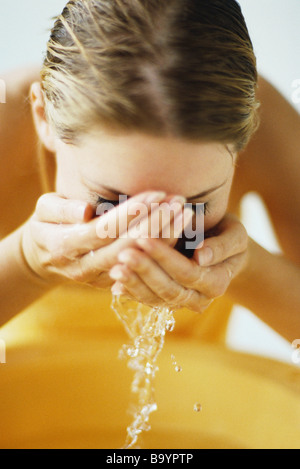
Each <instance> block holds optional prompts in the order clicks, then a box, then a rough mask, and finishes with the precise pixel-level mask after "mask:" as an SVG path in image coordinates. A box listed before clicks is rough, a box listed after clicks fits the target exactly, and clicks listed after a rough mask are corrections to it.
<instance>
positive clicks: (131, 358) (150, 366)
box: [111, 295, 181, 449]
mask: <svg viewBox="0 0 300 469" xmlns="http://www.w3.org/2000/svg"><path fill="white" fill-rule="evenodd" d="M135 305H136V304H135ZM130 306H131V307H130ZM111 307H112V309H113V311H114V312H115V313H116V315H117V317H118V318H119V319H120V321H121V322H122V323H123V325H124V327H125V330H126V332H127V335H128V338H129V344H125V345H123V346H122V348H121V350H120V353H119V357H120V358H123V359H126V360H127V365H128V367H129V368H130V369H131V370H133V372H134V377H133V382H132V386H131V391H132V393H133V394H134V395H135V396H136V405H135V410H134V415H133V422H132V424H131V425H130V426H129V427H128V428H127V439H126V443H125V446H124V448H125V449H130V448H134V447H135V446H136V444H137V441H138V438H139V435H140V434H141V433H142V432H143V431H149V430H150V429H151V427H150V424H149V419H150V415H151V414H152V413H153V412H155V411H156V410H157V404H156V402H155V387H154V381H155V377H156V373H157V371H158V366H157V359H158V357H159V354H160V352H161V351H162V348H163V346H164V341H165V335H166V332H172V331H173V330H174V327H175V319H174V309H172V308H171V307H161V308H160V307H154V308H151V307H147V306H145V305H142V304H138V306H137V307H134V308H132V301H131V300H127V299H124V298H122V297H121V296H120V295H113V299H112V304H111ZM174 366H175V371H177V372H180V371H181V367H180V366H179V365H177V363H175V365H174ZM176 368H177V369H176Z"/></svg>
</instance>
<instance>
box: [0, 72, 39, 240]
mask: <svg viewBox="0 0 300 469" xmlns="http://www.w3.org/2000/svg"><path fill="white" fill-rule="evenodd" d="M1 78H2V79H4V81H5V84H6V103H5V104H0V165H1V175H2V178H1V179H2V182H1V185H0V210H1V220H2V221H1V232H0V237H3V236H5V235H6V234H8V233H9V232H10V231H12V230H13V229H15V228H16V227H18V226H19V225H20V224H21V223H23V222H24V221H25V220H26V219H27V218H28V216H29V215H30V213H31V211H32V210H33V208H34V201H35V200H37V198H38V197H39V194H40V193H41V186H40V182H39V168H38V164H37V136H36V133H35V129H34V124H33V119H32V115H31V107H30V102H29V91H30V85H31V83H32V82H33V81H35V80H39V69H38V67H29V68H22V69H17V70H13V71H11V72H9V73H7V74H4V75H2V77H1Z"/></svg>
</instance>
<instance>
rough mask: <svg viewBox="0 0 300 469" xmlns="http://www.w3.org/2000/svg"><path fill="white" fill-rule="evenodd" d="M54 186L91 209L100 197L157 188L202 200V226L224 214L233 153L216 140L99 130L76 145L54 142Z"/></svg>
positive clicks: (114, 197) (113, 197)
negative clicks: (204, 205)
mask: <svg viewBox="0 0 300 469" xmlns="http://www.w3.org/2000/svg"><path fill="white" fill-rule="evenodd" d="M55 150H56V158H57V180H56V191H57V192H58V193H59V194H60V195H62V196H64V197H67V198H72V199H76V200H84V201H87V202H89V203H90V204H91V205H93V206H94V207H95V208H96V207H97V199H98V197H99V196H101V197H102V198H104V199H107V200H109V201H118V200H119V195H127V196H128V197H131V196H133V195H136V194H138V193H140V192H144V191H148V190H155V191H164V192H167V194H170V195H171V194H172V195H182V196H184V197H186V198H187V199H188V202H191V203H197V202H199V203H205V204H207V205H206V216H205V230H206V231H207V230H209V229H211V228H212V227H214V226H215V225H216V224H217V223H218V222H219V221H221V219H222V218H223V217H224V215H225V213H226V210H227V206H228V201H229V195H230V189H231V185H232V181H233V176H234V168H235V166H234V163H235V156H236V155H232V154H231V153H230V148H229V147H228V146H225V145H222V144H219V143H191V142H188V141H185V140H182V139H176V138H174V137H152V136H148V135H145V134H140V133H130V134H128V135H121V134H117V133H109V132H107V131H106V132H103V131H99V132H98V133H94V134H90V135H87V136H85V138H83V139H82V141H81V143H80V144H79V145H77V146H73V145H67V144H65V143H63V142H62V141H61V140H56V141H55Z"/></svg>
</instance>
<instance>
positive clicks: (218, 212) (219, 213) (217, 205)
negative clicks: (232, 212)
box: [204, 194, 229, 231]
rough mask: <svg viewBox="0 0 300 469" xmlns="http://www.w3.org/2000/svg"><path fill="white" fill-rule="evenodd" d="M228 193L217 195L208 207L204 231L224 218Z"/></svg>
mask: <svg viewBox="0 0 300 469" xmlns="http://www.w3.org/2000/svg"><path fill="white" fill-rule="evenodd" d="M228 201H229V194H224V195H223V196H222V197H219V198H218V200H216V201H215V202H214V203H213V204H211V208H210V209H209V213H208V214H207V216H206V217H205V222H204V228H205V231H208V230H211V229H212V228H214V227H215V226H216V225H217V224H218V223H220V221H221V220H222V219H223V218H224V216H225V215H226V212H227V208H228Z"/></svg>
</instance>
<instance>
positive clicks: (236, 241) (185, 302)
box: [110, 214, 248, 313]
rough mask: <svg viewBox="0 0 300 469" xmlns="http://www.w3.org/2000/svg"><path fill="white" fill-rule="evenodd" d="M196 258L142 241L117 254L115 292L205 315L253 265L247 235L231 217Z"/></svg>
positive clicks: (160, 243)
mask: <svg viewBox="0 0 300 469" xmlns="http://www.w3.org/2000/svg"><path fill="white" fill-rule="evenodd" d="M207 235H208V237H206V239H205V241H204V243H203V245H202V246H201V248H200V249H196V250H195V252H194V256H193V258H192V259H187V258H186V257H185V256H183V255H182V254H180V253H179V252H177V251H176V250H175V249H174V247H173V246H171V245H170V243H169V244H168V243H165V242H164V241H163V240H160V239H150V238H149V239H140V240H137V241H136V246H135V248H132V247H131V248H129V249H125V250H123V251H122V252H120V254H119V255H118V260H119V264H118V265H116V266H114V267H113V268H112V269H111V271H110V276H111V278H112V279H114V280H115V281H116V283H115V284H114V286H113V288H112V291H113V292H114V293H115V294H122V295H126V296H127V297H129V298H132V299H135V300H136V301H139V302H141V303H144V304H148V305H150V306H166V305H168V306H170V307H172V308H175V309H180V308H182V307H185V308H188V309H190V310H192V311H195V312H199V313H202V312H203V311H205V310H206V309H207V307H208V306H209V305H210V304H211V302H212V301H213V300H214V299H215V298H218V297H220V296H222V295H224V294H225V293H226V291H227V289H228V287H229V285H230V283H231V282H232V280H233V279H234V278H235V277H236V276H237V275H239V273H241V272H242V271H243V270H244V269H245V267H246V265H247V261H248V234H247V232H246V229H245V228H244V226H243V225H242V224H241V223H240V221H239V219H238V218H237V217H236V216H234V215H232V214H227V215H226V216H225V217H224V218H223V220H222V221H221V222H220V223H219V224H218V225H217V226H216V227H215V228H214V230H213V232H212V231H211V232H210V233H208V234H207Z"/></svg>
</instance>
